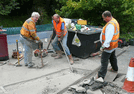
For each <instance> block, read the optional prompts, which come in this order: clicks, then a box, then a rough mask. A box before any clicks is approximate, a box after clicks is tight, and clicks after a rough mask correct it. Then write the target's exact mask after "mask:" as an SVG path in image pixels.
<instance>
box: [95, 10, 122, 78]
mask: <svg viewBox="0 0 134 94" xmlns="http://www.w3.org/2000/svg"><path fill="white" fill-rule="evenodd" d="M102 18H103V20H104V21H106V22H107V23H106V25H105V26H104V27H103V31H102V32H101V35H100V41H101V43H102V46H101V48H100V50H101V51H102V56H101V68H100V70H99V71H98V74H97V75H96V78H99V77H102V78H103V79H104V78H105V75H106V73H107V67H108V59H110V64H111V68H110V70H111V71H113V72H117V71H118V65H117V57H116V55H115V50H116V48H117V47H118V39H119V33H120V32H119V30H120V27H119V23H118V22H117V20H116V19H115V18H113V17H112V14H111V12H110V11H104V12H103V13H102Z"/></svg>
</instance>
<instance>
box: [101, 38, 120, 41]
mask: <svg viewBox="0 0 134 94" xmlns="http://www.w3.org/2000/svg"><path fill="white" fill-rule="evenodd" d="M118 40H119V38H118V39H116V40H111V42H117V41H118ZM102 42H104V40H102Z"/></svg>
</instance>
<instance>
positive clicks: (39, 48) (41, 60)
mask: <svg viewBox="0 0 134 94" xmlns="http://www.w3.org/2000/svg"><path fill="white" fill-rule="evenodd" d="M39 49H40V56H41V64H42V67H43V66H44V64H43V58H42V51H41V43H39Z"/></svg>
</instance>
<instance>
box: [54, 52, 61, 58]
mask: <svg viewBox="0 0 134 94" xmlns="http://www.w3.org/2000/svg"><path fill="white" fill-rule="evenodd" d="M56 53H57V56H56V57H55V59H60V58H62V51H61V50H59V51H56Z"/></svg>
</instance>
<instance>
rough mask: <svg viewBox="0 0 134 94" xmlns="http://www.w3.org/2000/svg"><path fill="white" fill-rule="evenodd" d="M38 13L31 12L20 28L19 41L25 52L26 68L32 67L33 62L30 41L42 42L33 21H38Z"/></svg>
mask: <svg viewBox="0 0 134 94" xmlns="http://www.w3.org/2000/svg"><path fill="white" fill-rule="evenodd" d="M39 17H40V14H39V13H38V12H33V13H32V15H31V17H30V18H29V19H27V20H26V21H25V22H24V24H23V26H22V28H21V30H20V34H21V35H20V42H21V43H22V45H23V47H24V49H25V52H24V63H25V66H28V68H30V67H33V66H34V63H33V62H32V55H33V54H32V52H33V49H32V43H33V42H35V40H37V41H38V42H42V41H41V40H40V38H39V37H38V36H37V34H36V27H35V23H36V22H37V21H38V19H39Z"/></svg>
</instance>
